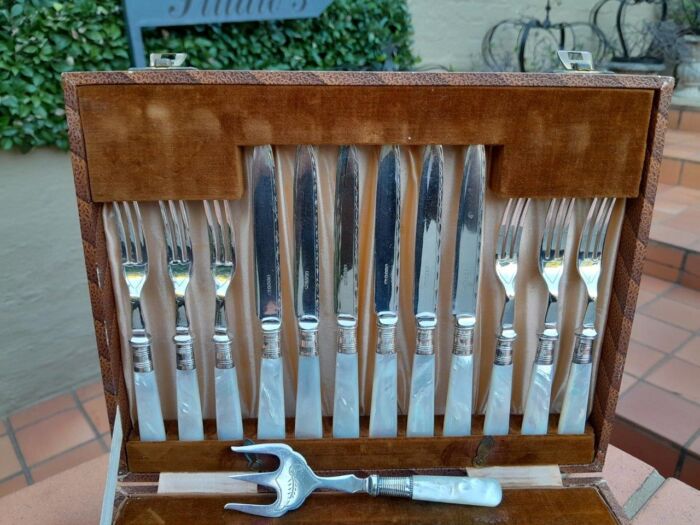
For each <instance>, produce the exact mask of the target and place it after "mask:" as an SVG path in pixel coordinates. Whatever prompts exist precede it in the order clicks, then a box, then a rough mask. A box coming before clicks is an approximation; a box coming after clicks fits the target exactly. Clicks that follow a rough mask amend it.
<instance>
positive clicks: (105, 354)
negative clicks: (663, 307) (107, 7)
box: [63, 70, 672, 524]
mask: <svg viewBox="0 0 700 525" xmlns="http://www.w3.org/2000/svg"><path fill="white" fill-rule="evenodd" d="M63 82H64V91H65V100H66V115H67V119H68V124H69V134H70V146H71V153H72V162H73V170H74V175H75V184H76V194H77V198H78V212H79V216H80V226H81V234H82V238H83V247H84V250H85V259H86V268H87V274H88V282H89V287H90V298H91V302H92V309H93V316H94V322H95V333H96V337H97V346H98V351H99V356H100V366H101V369H102V377H103V381H104V386H105V395H106V399H107V405H108V413H109V416H110V420H111V421H112V422H114V418H115V414H116V409H117V406H118V407H119V409H120V414H121V424H122V427H123V430H124V441H123V443H120V444H118V445H121V458H120V482H121V484H120V488H119V489H118V491H117V494H116V498H115V505H116V507H117V508H118V511H117V512H116V515H117V518H116V521H115V522H116V523H161V522H162V523H253V522H256V523H260V522H261V521H260V519H259V518H253V517H250V516H244V515H240V514H235V513H225V512H224V511H223V510H222V509H223V504H224V503H225V502H226V501H229V500H230V499H231V498H230V496H219V495H201V494H200V495H198V494H185V495H182V494H181V495H178V496H173V495H156V494H153V492H154V489H155V487H156V486H157V479H158V476H157V475H158V474H159V473H162V472H216V471H240V470H248V469H249V466H248V463H247V461H246V459H245V458H244V457H242V456H240V455H237V454H233V453H232V452H231V451H230V446H231V445H232V444H239V443H240V442H239V441H236V442H232V441H230V442H229V441H219V440H217V439H216V428H215V421H214V394H213V367H214V355H213V348H212V345H211V335H212V330H213V319H214V296H213V285H212V284H211V282H210V281H211V274H210V273H209V259H208V257H209V246H208V240H207V230H206V220H205V218H204V211H203V206H202V203H201V202H200V201H202V200H204V199H227V200H230V204H231V209H232V215H233V223H234V230H235V236H236V252H237V254H236V256H237V268H236V273H235V276H234V278H233V282H232V285H231V290H229V294H228V298H227V310H228V312H227V313H228V319H229V326H230V333H231V335H232V337H233V340H234V345H233V349H234V350H233V353H234V361H235V364H236V370H237V373H238V383H239V388H240V392H241V405H242V410H243V414H244V418H245V419H244V435H245V437H247V438H250V439H253V440H257V437H256V421H255V419H254V416H255V413H256V407H257V402H258V399H257V395H258V391H257V380H258V379H257V378H258V374H259V366H260V365H259V362H260V352H261V347H262V336H261V334H260V329H259V321H258V318H257V313H256V306H255V284H254V281H255V272H254V257H253V250H252V220H251V211H250V207H251V197H250V191H251V177H250V170H251V161H252V151H253V148H254V147H255V146H260V145H266V144H271V145H272V146H273V149H274V152H275V156H274V158H275V163H276V172H275V176H276V183H277V192H278V201H279V217H278V220H279V231H280V235H279V236H280V263H281V292H282V305H283V306H282V326H283V329H282V335H281V346H282V354H283V358H284V367H285V400H286V413H287V418H288V419H287V437H286V439H285V440H284V441H285V442H286V443H288V444H290V445H291V446H292V447H293V448H294V449H295V450H297V451H299V452H301V453H302V454H303V455H304V456H305V457H306V458H307V460H308V462H309V465H310V466H311V467H312V468H313V469H315V470H320V471H353V472H375V471H381V470H391V471H401V470H404V471H416V470H418V471H422V472H425V471H435V472H438V471H439V472H447V473H457V472H460V471H461V472H463V471H464V469H465V468H466V467H489V466H536V465H552V464H555V465H559V466H560V469H561V472H563V473H565V474H568V473H595V472H598V471H600V470H601V469H602V465H603V462H604V459H605V451H606V448H607V445H608V442H609V439H610V433H611V430H612V423H613V419H614V414H615V405H616V402H617V397H618V391H619V388H620V381H621V378H622V371H623V367H624V358H625V353H626V350H627V344H628V341H629V335H630V331H631V326H632V320H633V317H634V311H635V305H636V300H637V294H638V291H639V282H640V278H641V272H642V266H643V262H644V256H645V250H646V242H647V238H648V232H649V226H650V223H651V214H652V207H653V201H654V195H655V192H656V185H657V179H658V174H659V165H660V161H661V153H662V149H663V136H664V133H665V129H666V113H667V110H668V106H669V103H670V96H671V91H672V82H671V80H670V79H667V78H664V77H643V76H618V75H603V74H583V73H582V74H573V73H568V74H567V73H562V74H546V75H545V74H497V73H464V74H462V73H450V74H444V73H440V74H432V73H316V72H314V73H311V72H243V71H241V72H235V71H225V72H224V71H220V72H215V71H211V72H204V71H196V70H171V71H167V70H153V71H130V72H104V73H68V74H65V75H64V77H63ZM299 144H312V145H314V146H315V147H316V151H317V158H318V185H319V190H318V191H319V202H318V209H319V260H320V269H321V271H320V276H319V279H320V289H321V290H320V308H321V316H320V317H321V323H320V327H319V354H320V359H321V379H322V392H323V395H322V405H323V409H324V420H323V426H324V433H323V438H322V439H295V438H294V419H293V417H294V409H295V404H294V399H295V390H296V366H297V328H296V318H295V314H294V298H293V272H292V268H293V259H294V244H293V240H294V225H293V211H292V208H293V200H292V199H293V176H294V155H295V147H296V145H299ZM345 144H353V145H356V146H357V148H358V160H359V168H360V169H359V172H360V193H359V196H360V197H359V226H358V228H359V233H358V236H359V263H358V268H359V278H358V281H359V282H358V304H359V324H358V339H357V341H358V342H357V346H358V354H359V363H360V374H359V375H360V382H359V385H360V410H361V413H362V414H363V415H362V417H361V421H360V437H359V438H357V439H334V438H333V437H332V432H331V417H332V409H333V394H332V393H333V382H334V376H333V374H334V362H335V355H336V341H335V338H336V328H335V311H334V304H333V212H334V189H335V177H336V162H337V155H338V146H340V145H345ZM386 144H394V145H398V146H400V152H401V165H402V176H401V226H400V242H401V252H400V274H399V316H400V318H399V326H398V330H397V334H398V335H397V349H398V350H397V354H398V361H399V372H398V383H399V392H398V401H399V413H400V414H402V415H401V416H400V417H399V423H398V429H399V435H398V437H396V438H370V437H368V417H367V416H368V415H369V410H370V401H371V389H372V371H373V363H374V358H375V344H376V337H377V333H376V330H377V328H376V321H375V314H374V303H373V290H372V289H373V277H372V271H373V263H372V251H373V243H372V239H373V237H372V236H373V227H374V226H373V225H374V213H375V210H374V202H375V191H376V177H377V166H378V159H379V151H380V148H381V146H382V145H386ZM431 144H440V145H442V146H443V150H444V159H445V163H444V187H443V212H442V213H443V214H442V231H441V239H442V241H441V247H440V251H441V260H440V285H439V289H438V292H437V293H438V303H437V304H438V327H437V329H436V335H435V353H436V362H437V366H436V398H435V399H436V403H435V411H436V414H437V416H436V422H435V435H434V436H433V437H410V438H409V437H406V435H405V430H406V417H405V414H406V412H407V410H408V397H409V391H408V390H409V386H410V378H411V362H412V358H413V354H414V352H415V337H416V331H415V323H414V317H413V281H414V279H413V269H414V254H413V251H414V239H415V227H416V224H415V222H416V206H417V197H418V181H419V178H420V173H421V166H422V162H423V147H424V146H426V145H431ZM474 144H483V145H485V146H486V159H487V167H488V171H487V175H486V191H485V196H484V218H483V225H482V228H483V236H482V247H481V262H480V268H481V271H480V279H479V287H478V290H479V295H478V315H477V329H476V337H475V344H474V356H475V363H476V366H475V370H476V374H475V387H474V405H473V409H474V414H475V416H474V417H473V421H472V434H471V435H470V436H465V437H445V436H442V414H443V412H444V407H445V399H446V390H447V376H448V374H449V356H450V352H451V350H452V338H453V333H454V321H453V318H452V309H451V306H452V305H451V300H452V299H451V297H452V295H451V294H452V280H453V277H454V276H453V272H454V256H455V253H454V243H455V229H456V226H455V224H456V214H457V208H458V203H459V188H460V184H461V179H462V176H463V171H464V170H463V168H464V166H463V165H464V160H465V151H466V147H467V146H469V145H474ZM515 197H528V198H531V199H532V200H531V206H530V209H529V211H528V215H527V217H526V219H525V223H524V228H523V239H522V247H521V252H520V256H519V262H520V263H521V264H522V267H521V268H520V269H519V274H518V285H517V286H518V296H517V300H516V308H517V313H516V328H517V331H518V342H517V343H516V347H515V351H514V367H515V372H514V378H515V379H514V388H513V398H512V413H513V415H512V416H511V422H510V433H509V434H508V435H505V436H486V435H484V433H483V421H484V418H483V410H484V406H485V403H486V395H487V386H488V382H489V372H490V370H491V366H492V363H493V358H494V351H495V333H496V331H497V329H498V323H499V315H500V309H501V308H502V301H503V299H502V297H503V291H502V289H501V288H500V287H499V283H498V281H497V280H496V277H495V272H494V269H493V266H494V254H495V244H496V240H497V237H498V225H499V222H500V220H501V215H502V213H503V210H504V208H505V206H506V202H507V200H508V198H515ZM561 197H570V198H576V201H575V203H574V205H573V214H572V222H571V227H570V230H571V231H570V238H569V241H568V244H567V256H566V263H565V264H566V267H565V268H566V269H565V274H564V276H563V278H562V285H563V286H562V298H561V301H562V304H561V307H560V308H561V327H560V332H561V339H560V343H559V351H558V358H557V361H556V362H555V363H556V370H557V371H556V374H555V379H554V386H553V391H552V401H553V402H552V414H551V415H550V422H549V433H548V434H547V435H540V436H534V435H521V434H520V425H521V419H522V418H521V416H520V414H522V409H523V405H524V402H525V393H526V389H527V385H528V380H529V374H530V372H531V366H532V360H533V359H534V353H535V348H536V345H537V335H538V332H539V331H540V330H541V327H542V320H543V316H544V309H545V307H546V301H547V291H546V287H545V286H544V284H543V282H542V279H541V277H540V276H539V274H538V269H537V255H538V252H539V242H540V237H541V235H542V231H543V223H544V220H545V214H546V211H547V203H548V202H549V200H550V199H552V198H561ZM594 197H616V198H617V202H616V204H615V206H614V208H613V211H612V216H611V220H610V226H609V230H608V238H607V241H606V248H605V251H604V255H603V261H602V268H603V269H602V274H601V287H600V296H599V298H598V305H597V306H598V308H597V313H598V331H599V334H600V335H599V337H598V341H597V342H596V345H595V346H594V354H593V355H594V370H595V372H594V378H593V385H592V390H591V398H590V401H589V417H588V421H587V424H586V428H585V432H584V433H583V434H580V435H560V434H558V433H557V420H558V412H559V411H560V408H561V403H562V396H563V391H564V386H565V382H566V379H567V372H568V366H569V363H570V361H571V355H572V352H573V340H574V330H575V329H576V328H577V327H578V325H579V323H580V319H581V317H582V315H583V311H584V309H585V297H586V295H585V289H584V288H583V285H582V283H581V282H580V280H579V278H578V275H577V273H576V267H575V257H576V253H575V252H576V248H577V243H578V239H579V236H580V234H581V230H582V228H583V224H584V221H585V218H586V213H587V211H588V207H589V206H590V202H591V199H592V198H594ZM164 199H174V200H184V201H187V207H188V210H189V215H190V221H191V223H190V226H191V234H192V249H193V253H194V270H193V279H192V282H191V289H190V290H189V291H188V301H189V303H190V304H188V309H189V312H190V316H191V320H190V321H191V324H192V330H193V333H194V336H195V354H196V358H197V369H198V374H199V381H200V392H201V395H202V405H203V414H204V417H205V422H204V434H205V439H204V440H203V441H180V440H178V432H177V423H176V421H175V419H176V409H175V402H174V395H175V394H174V392H175V387H174V375H175V350H174V348H173V346H172V342H171V338H172V335H173V333H174V322H175V321H174V306H173V299H172V295H171V291H170V289H169V288H168V287H167V286H166V285H167V284H169V283H168V277H167V272H166V262H165V251H164V250H165V248H164V241H163V234H162V227H161V223H160V222H159V221H160V216H159V213H158V204H157V201H159V200H164ZM117 201H138V202H139V203H140V207H141V212H142V214H143V222H144V229H145V236H146V243H147V245H148V253H149V265H150V270H149V275H148V280H147V282H146V285H145V287H144V299H143V302H144V310H145V317H146V321H147V323H148V331H149V332H150V333H151V336H152V338H153V341H152V354H153V361H154V367H155V370H156V372H157V377H158V383H159V387H160V395H161V401H162V408H163V414H164V416H165V419H166V423H165V428H166V434H167V440H166V441H162V442H145V441H141V440H140V439H139V432H138V425H137V424H136V417H135V401H134V395H133V375H132V368H133V363H132V362H131V350H130V348H129V346H128V341H129V335H130V332H129V330H130V323H129V320H130V315H131V313H130V311H129V299H128V294H127V291H126V286H125V283H124V282H123V279H122V278H121V268H120V267H119V262H120V259H119V240H118V235H117V230H116V226H115V224H114V212H113V207H112V203H113V202H117ZM582 479H583V481H582V480H581V479H579V480H578V481H576V480H575V479H573V478H572V479H569V480H565V487H564V488H541V487H538V488H531V489H506V491H505V495H504V500H503V503H502V504H501V506H499V507H497V508H494V509H484V508H474V507H459V506H450V505H436V504H433V505H431V504H416V503H407V502H404V501H401V500H399V501H396V500H382V499H371V500H370V499H364V500H362V499H360V498H362V496H345V495H330V494H320V495H314V496H313V497H311V498H310V499H309V501H308V502H307V503H306V505H305V506H304V507H303V508H302V509H300V510H298V511H295V512H293V513H290V514H288V515H286V516H285V517H283V518H280V521H283V522H289V523H308V522H311V521H314V522H324V523H341V522H344V521H346V520H347V519H349V517H352V519H354V520H363V521H366V522H378V523H379V522H382V523H384V522H398V521H403V522H413V523H435V522H439V523H472V522H473V523H477V522H484V521H489V522H494V523H506V522H509V523H526V522H527V523H550V522H551V523H555V522H556V523H577V524H580V523H618V522H624V518H622V517H621V515H620V514H619V509H618V508H617V507H616V505H615V503H614V501H613V500H612V499H611V497H610V495H609V493H608V492H607V490H606V488H605V486H604V485H602V486H601V485H599V484H598V482H599V478H596V477H588V478H582ZM134 481H138V482H141V483H144V484H143V485H132V484H130V482H134ZM247 497H249V498H252V499H253V500H256V499H257V498H264V497H265V496H264V495H250V496H247ZM237 499H238V500H241V499H242V498H241V497H238V498H237ZM158 519H160V520H162V521H157V520H158ZM149 520H150V521H149Z"/></svg>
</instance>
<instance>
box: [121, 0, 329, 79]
mask: <svg viewBox="0 0 700 525" xmlns="http://www.w3.org/2000/svg"><path fill="white" fill-rule="evenodd" d="M331 2H332V0H124V10H125V12H126V23H127V26H128V28H129V43H130V45H131V56H132V62H133V64H134V66H136V67H144V66H145V65H146V52H145V50H144V48H143V38H142V35H141V30H142V29H143V28H144V27H167V26H183V25H194V24H220V23H222V22H250V21H254V20H282V19H285V18H313V17H315V16H318V15H320V14H321V13H322V12H323V10H324V9H325V8H326V7H328V5H329V4H330V3H331ZM157 51H162V50H157ZM167 51H170V52H175V51H184V50H183V49H168V50H167Z"/></svg>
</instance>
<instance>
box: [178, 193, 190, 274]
mask: <svg viewBox="0 0 700 525" xmlns="http://www.w3.org/2000/svg"><path fill="white" fill-rule="evenodd" d="M177 202H178V205H179V207H180V221H181V222H182V237H183V238H182V241H183V248H182V249H183V251H184V252H185V255H186V256H187V259H185V260H187V261H191V260H192V239H191V237H190V216H189V213H188V212H187V204H186V203H185V201H177Z"/></svg>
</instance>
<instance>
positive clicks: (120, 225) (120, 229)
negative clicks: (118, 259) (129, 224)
mask: <svg viewBox="0 0 700 525" xmlns="http://www.w3.org/2000/svg"><path fill="white" fill-rule="evenodd" d="M112 210H113V211H114V217H115V219H116V222H117V233H118V234H119V248H120V250H121V253H122V263H125V262H130V259H129V255H130V253H129V251H128V250H127V249H126V231H125V230H124V221H123V220H122V212H121V210H120V209H119V203H118V202H115V203H113V204H112Z"/></svg>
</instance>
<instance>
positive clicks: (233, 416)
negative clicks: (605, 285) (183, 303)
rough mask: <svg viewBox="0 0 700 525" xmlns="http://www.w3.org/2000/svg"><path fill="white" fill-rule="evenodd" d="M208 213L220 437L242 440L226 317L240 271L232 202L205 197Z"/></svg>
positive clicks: (239, 409) (231, 344)
mask: <svg viewBox="0 0 700 525" xmlns="http://www.w3.org/2000/svg"><path fill="white" fill-rule="evenodd" d="M204 215H205V216H206V218H207V231H208V233H209V254H210V267H211V275H212V279H213V281H214V292H215V295H216V312H215V316H214V336H213V337H212V341H213V343H214V352H215V355H216V365H215V366H216V370H215V371H214V385H215V390H216V433H217V435H218V437H219V439H225V440H233V439H242V438H243V422H242V418H241V401H240V395H239V393H238V378H237V377H236V368H235V363H234V361H233V340H232V339H231V336H230V335H229V333H228V320H227V318H226V293H227V292H228V289H229V286H230V285H231V281H232V280H233V275H234V273H235V272H236V243H235V239H234V235H233V231H234V230H233V219H232V215H231V207H230V205H229V202H228V201H226V200H224V201H218V200H213V201H206V200H205V201H204Z"/></svg>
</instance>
